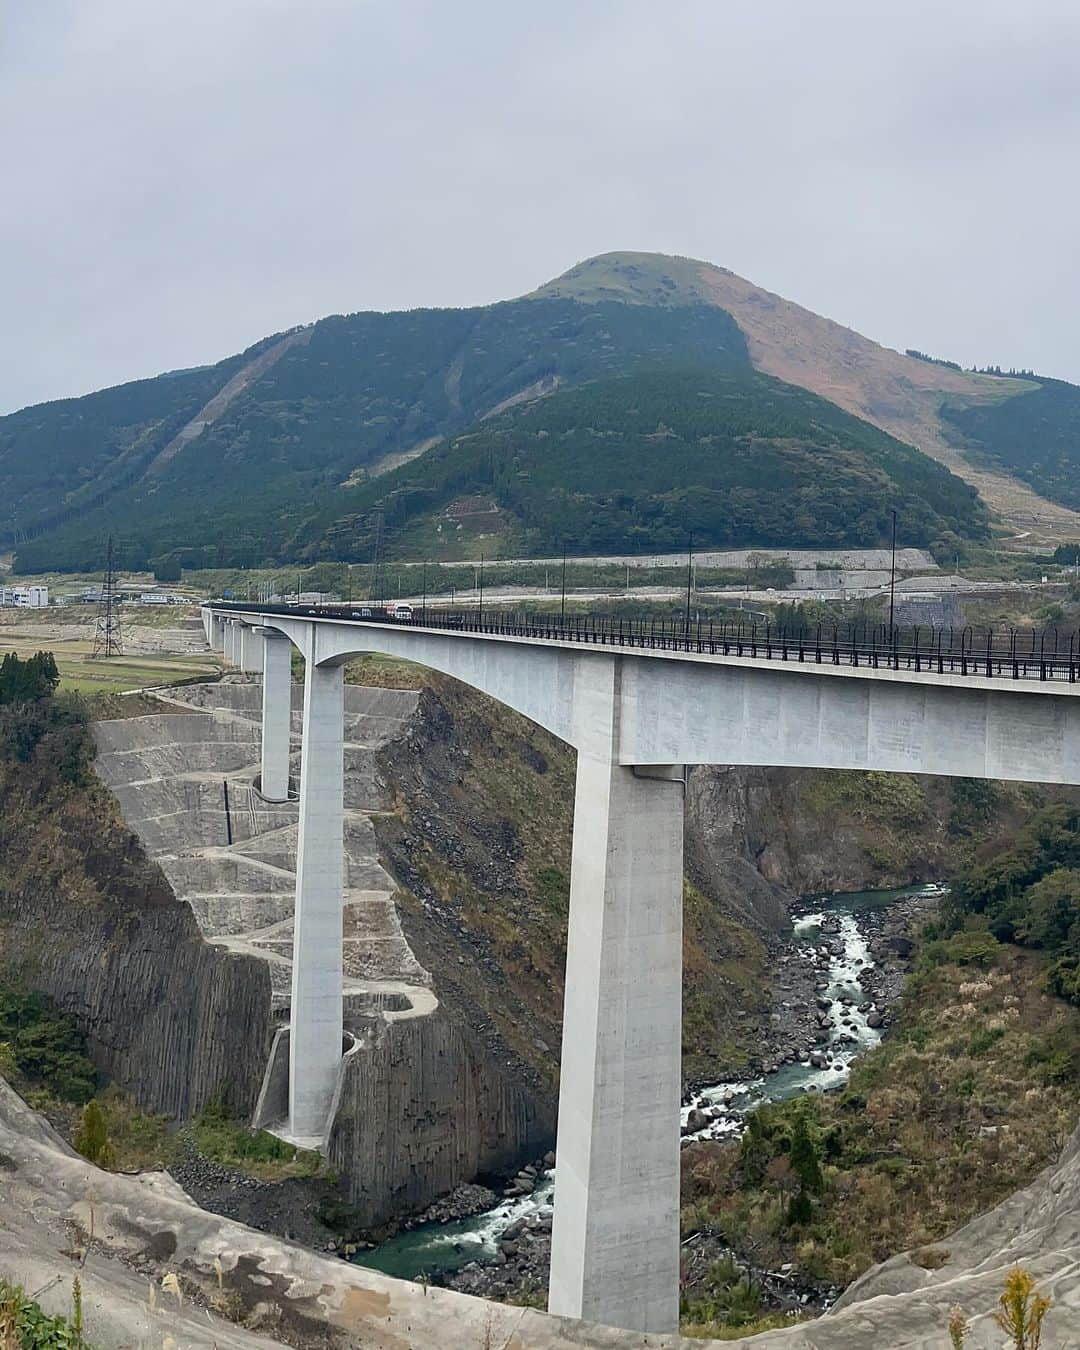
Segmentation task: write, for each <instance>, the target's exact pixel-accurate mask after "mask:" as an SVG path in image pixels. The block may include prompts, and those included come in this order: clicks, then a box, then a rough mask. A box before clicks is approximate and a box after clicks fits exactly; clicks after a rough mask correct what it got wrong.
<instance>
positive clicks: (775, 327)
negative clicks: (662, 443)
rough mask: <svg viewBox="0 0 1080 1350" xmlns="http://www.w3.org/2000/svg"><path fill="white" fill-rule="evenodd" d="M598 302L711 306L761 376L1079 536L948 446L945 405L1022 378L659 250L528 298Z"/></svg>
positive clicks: (1034, 519)
mask: <svg viewBox="0 0 1080 1350" xmlns="http://www.w3.org/2000/svg"><path fill="white" fill-rule="evenodd" d="M533 294H534V295H535V296H536V297H538V298H560V299H568V300H571V299H572V300H577V301H578V302H579V303H584V304H596V303H599V302H602V301H610V300H618V301H622V302H623V303H624V304H640V305H651V306H658V305H659V306H679V305H698V304H703V303H704V304H713V305H716V306H718V307H719V308H721V309H723V310H726V311H727V313H729V314H730V315H731V316H732V318H734V320H735V322H736V323H737V324H738V325H739V327H740V328H741V329H742V332H743V335H744V336H745V338H746V342H747V347H748V349H749V352H750V359H751V361H752V362H753V364H754V366H755V367H756V368H757V369H758V370H761V371H764V372H765V373H766V374H768V375H775V376H776V377H777V378H778V379H781V380H784V381H785V382H786V383H788V384H795V385H800V386H801V387H802V388H803V389H808V390H810V391H811V392H812V393H815V394H818V395H820V396H821V397H822V398H827V399H828V400H829V401H830V402H832V403H835V404H837V405H838V406H839V407H841V408H843V409H844V410H845V411H846V412H850V413H853V414H854V415H855V416H856V417H861V418H863V419H864V420H865V421H867V422H871V423H873V425H875V426H878V427H880V428H881V429H882V430H883V431H887V432H889V433H890V434H891V435H893V436H896V437H897V438H898V439H899V440H902V441H906V442H907V443H908V444H910V445H915V446H918V448H919V449H920V450H923V451H924V452H925V453H926V454H928V455H932V456H933V457H934V458H935V459H937V460H939V461H941V462H942V463H943V464H945V465H947V466H948V468H950V469H951V470H952V471H953V472H954V473H955V474H957V475H958V476H959V477H961V478H963V479H965V480H966V481H967V482H969V483H971V484H972V486H973V487H975V488H976V489H977V490H978V492H979V494H980V496H981V497H982V498H983V499H984V500H985V501H986V503H987V504H988V505H989V506H990V507H991V508H992V509H993V510H995V511H996V512H998V513H999V514H1000V515H1001V516H1002V518H1003V519H1004V520H1005V521H1007V522H1008V523H1010V524H1012V525H1014V526H1015V527H1016V529H1017V530H1018V531H1021V532H1030V534H1031V537H1032V538H1033V539H1036V538H1038V539H1040V540H1043V541H1046V542H1060V541H1061V539H1062V538H1073V537H1075V536H1076V534H1077V532H1078V531H1080V514H1078V513H1077V512H1076V511H1072V510H1070V509H1069V508H1068V507H1064V506H1060V505H1058V504H1057V503H1055V502H1051V501H1048V500H1047V499H1046V498H1045V497H1041V496H1039V495H1038V494H1037V493H1036V492H1034V491H1032V489H1031V488H1030V487H1028V486H1027V485H1026V484H1024V483H1021V482H1019V481H1018V480H1017V479H1015V478H1013V477H1011V476H1009V475H1006V474H1001V473H994V472H991V471H989V470H986V469H982V468H979V467H977V466H975V465H974V464H972V463H971V461H969V460H968V459H966V458H965V457H964V456H963V455H962V454H961V453H960V452H959V450H957V448H956V447H955V444H953V443H952V442H950V440H949V439H948V438H947V436H946V433H945V428H944V426H943V424H942V419H941V416H940V413H941V408H942V405H943V403H945V402H946V401H953V402H955V403H957V404H959V405H961V406H971V405H975V404H988V403H997V402H1000V401H1002V400H1004V399H1008V398H1011V397H1014V396H1016V395H1022V394H1024V393H1025V392H1026V390H1027V389H1028V388H1029V387H1030V386H1028V385H1025V383H1024V382H1023V381H1021V380H1014V379H1009V378H1006V377H1000V376H991V375H974V374H970V373H969V372H967V371H959V370H953V369H951V368H950V367H948V366H945V365H940V364H937V363H935V362H929V361H920V360H918V359H917V358H915V357H910V356H905V355H903V354H901V353H900V352H897V351H893V350H892V349H891V348H889V347H883V346H881V345H880V344H879V343H877V342H873V341H871V340H870V339H869V338H865V337H863V336H862V335H861V334H860V333H856V332H855V331H854V330H853V329H851V328H845V327H844V326H843V325H842V324H839V323H834V322H833V320H832V319H826V318H823V317H822V316H821V315H820V314H814V313H813V312H812V311H811V310H808V309H804V308H803V307H802V306H801V305H797V304H795V303H793V302H792V301H790V300H785V299H784V298H783V296H780V295H774V294H773V293H772V292H771V291H766V290H763V289H762V288H761V287H760V286H755V285H754V283H753V282H751V281H746V280H745V279H744V278H743V277H740V276H736V274H735V273H734V272H729V271H728V270H727V269H726V268H724V267H717V266H715V265H714V264H712V263H707V262H700V261H698V260H696V259H693V258H677V257H668V256H667V255H665V254H662V253H603V254H600V255H599V256H598V257H596V258H589V259H588V260H586V261H585V262H582V263H578V265H577V266H576V267H572V268H571V269H570V271H568V272H565V273H564V274H563V275H562V276H561V277H557V278H556V279H555V280H554V281H550V282H548V283H547V285H545V286H541V287H540V289H539V290H537V291H535V292H534V293H533Z"/></svg>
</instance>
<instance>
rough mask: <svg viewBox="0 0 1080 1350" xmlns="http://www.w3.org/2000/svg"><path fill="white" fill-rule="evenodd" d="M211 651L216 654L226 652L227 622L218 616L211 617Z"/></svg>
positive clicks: (212, 614)
mask: <svg viewBox="0 0 1080 1350" xmlns="http://www.w3.org/2000/svg"><path fill="white" fill-rule="evenodd" d="M209 641H210V650H211V651H214V652H220V651H224V649H225V620H224V619H221V618H219V617H218V615H216V614H214V613H211V615H210V639H209Z"/></svg>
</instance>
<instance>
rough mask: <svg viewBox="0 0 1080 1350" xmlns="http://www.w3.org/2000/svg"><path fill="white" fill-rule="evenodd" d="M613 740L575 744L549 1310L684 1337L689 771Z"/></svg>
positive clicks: (613, 715) (639, 1329) (614, 736)
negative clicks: (650, 764)
mask: <svg viewBox="0 0 1080 1350" xmlns="http://www.w3.org/2000/svg"><path fill="white" fill-rule="evenodd" d="M615 702H616V705H617V694H616V699H615ZM616 716H617V714H616V713H615V711H614V710H613V714H612V720H613V722H614V720H615V718H616ZM605 739H606V744H605V745H603V746H600V747H598V748H597V750H596V751H589V750H587V749H580V748H579V751H578V768H577V791H576V796H575V803H574V848H573V862H572V867H571V880H570V929H569V937H568V943H567V958H566V998H565V1011H564V1017H563V1040H562V1076H561V1083H560V1089H559V1133H558V1141H557V1145H556V1148H557V1153H556V1171H555V1223H554V1232H553V1235H552V1251H551V1285H550V1290H549V1301H548V1307H549V1309H550V1311H551V1312H553V1313H558V1314H561V1315H562V1316H564V1317H579V1318H587V1319H588V1320H590V1321H596V1322H603V1323H607V1324H609V1325H611V1326H617V1327H626V1328H629V1329H631V1330H636V1331H657V1332H665V1331H675V1330H677V1329H678V1317H679V1100H680V1093H681V1081H682V1073H681V1066H682V877H683V781H682V780H683V773H682V769H681V767H680V768H675V767H671V768H665V769H660V770H656V769H653V770H649V771H648V772H649V773H650V774H653V775H656V776H653V777H648V778H646V777H642V776H638V773H636V772H635V770H633V769H630V768H626V767H623V766H620V765H619V764H618V763H617V762H616V753H615V749H616V744H617V727H614V726H613V728H612V734H611V735H610V736H608V737H606V738H605Z"/></svg>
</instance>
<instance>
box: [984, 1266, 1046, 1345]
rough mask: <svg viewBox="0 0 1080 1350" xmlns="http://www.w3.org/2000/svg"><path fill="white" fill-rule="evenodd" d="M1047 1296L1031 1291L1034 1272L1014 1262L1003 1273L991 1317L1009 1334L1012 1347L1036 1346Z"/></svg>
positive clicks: (1040, 1342) (1040, 1341) (1040, 1337)
mask: <svg viewBox="0 0 1080 1350" xmlns="http://www.w3.org/2000/svg"><path fill="white" fill-rule="evenodd" d="M1050 1304H1051V1300H1050V1299H1048V1298H1047V1297H1046V1295H1045V1294H1038V1293H1036V1292H1035V1276H1034V1275H1032V1274H1031V1272H1030V1271H1028V1270H1024V1268H1023V1267H1022V1266H1017V1267H1016V1268H1015V1269H1014V1270H1011V1271H1010V1272H1009V1274H1008V1275H1007V1276H1006V1277H1005V1289H1004V1292H1003V1293H1002V1295H1001V1298H1000V1299H999V1300H998V1311H997V1312H996V1313H994V1314H993V1317H994V1321H995V1322H996V1323H997V1324H998V1326H999V1327H1000V1328H1001V1329H1002V1331H1004V1332H1005V1333H1006V1335H1008V1336H1011V1337H1012V1344H1013V1350H1039V1346H1040V1345H1041V1344H1042V1325H1043V1319H1044V1318H1045V1317H1046V1314H1047V1313H1048V1312H1049V1311H1050Z"/></svg>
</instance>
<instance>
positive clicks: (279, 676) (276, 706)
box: [254, 628, 292, 802]
mask: <svg viewBox="0 0 1080 1350" xmlns="http://www.w3.org/2000/svg"><path fill="white" fill-rule="evenodd" d="M254 631H255V632H256V633H259V634H260V635H261V636H262V644H263V661H262V672H263V685H262V766H261V774H260V778H259V788H260V791H261V792H262V795H263V796H264V797H265V798H266V799H267V801H271V802H284V801H287V800H288V797H289V748H290V735H291V731H292V644H291V643H290V642H289V640H288V638H287V637H286V636H285V634H284V633H281V632H279V631H278V630H277V629H276V628H258V629H255V630H254Z"/></svg>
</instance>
